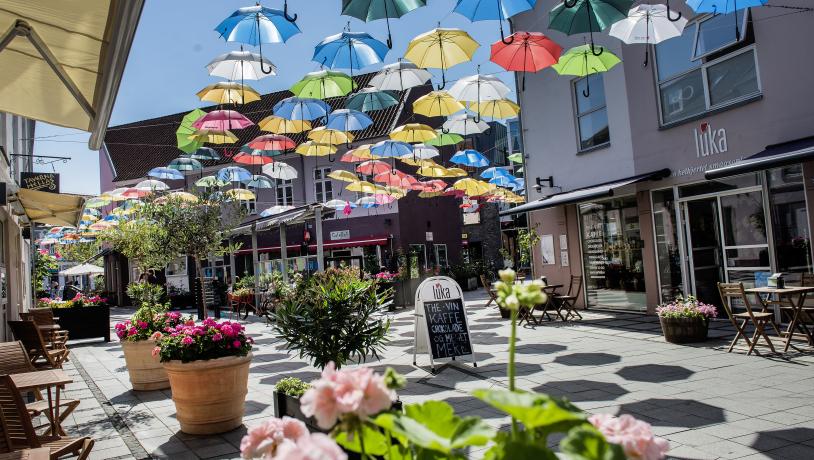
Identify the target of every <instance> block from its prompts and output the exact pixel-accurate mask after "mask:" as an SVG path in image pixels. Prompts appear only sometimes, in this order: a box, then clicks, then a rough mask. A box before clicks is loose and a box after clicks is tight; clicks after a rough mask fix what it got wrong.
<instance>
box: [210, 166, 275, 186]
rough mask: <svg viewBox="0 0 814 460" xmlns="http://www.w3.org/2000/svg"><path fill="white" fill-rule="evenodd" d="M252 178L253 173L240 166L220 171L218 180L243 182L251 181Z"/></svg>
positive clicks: (228, 167)
mask: <svg viewBox="0 0 814 460" xmlns="http://www.w3.org/2000/svg"><path fill="white" fill-rule="evenodd" d="M266 166H268V165H264V166H263V168H264V169H265V168H266ZM263 172H265V171H263ZM251 177H252V173H250V172H249V171H248V170H247V169H246V168H241V167H240V166H227V167H225V168H221V169H220V170H219V171H218V179H220V180H222V181H225V182H243V181H246V180H249V179H251Z"/></svg>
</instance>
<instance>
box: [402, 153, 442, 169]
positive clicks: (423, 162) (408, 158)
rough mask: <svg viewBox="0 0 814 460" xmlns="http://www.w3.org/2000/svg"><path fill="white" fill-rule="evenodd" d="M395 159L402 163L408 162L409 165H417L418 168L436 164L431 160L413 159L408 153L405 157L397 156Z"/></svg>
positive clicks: (436, 164)
mask: <svg viewBox="0 0 814 460" xmlns="http://www.w3.org/2000/svg"><path fill="white" fill-rule="evenodd" d="M397 159H398V160H399V161H401V162H402V163H404V164H408V165H410V166H417V167H419V168H423V167H425V166H438V163H436V162H434V161H432V160H413V157H411V156H409V155H408V156H405V157H398V158H397Z"/></svg>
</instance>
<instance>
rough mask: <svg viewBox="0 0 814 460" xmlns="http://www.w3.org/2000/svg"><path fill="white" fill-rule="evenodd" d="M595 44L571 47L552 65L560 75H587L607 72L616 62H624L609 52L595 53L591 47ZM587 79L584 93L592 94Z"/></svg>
mask: <svg viewBox="0 0 814 460" xmlns="http://www.w3.org/2000/svg"><path fill="white" fill-rule="evenodd" d="M592 46H593V45H580V46H575V47H573V48H571V49H570V50H568V51H566V52H565V53H564V54H563V55H562V56H560V60H559V62H557V63H556V64H554V65H553V66H551V68H552V69H554V70H556V71H557V73H558V74H560V75H576V76H577V77H585V76H587V75H591V74H594V73H600V72H607V71H608V70H610V69H611V68H612V67H613V66H615V65H616V64H618V63H620V62H622V61H621V60H619V58H618V57H616V55H615V54H613V53H611V52H610V51H608V52H607V53H599V55H597V54H595V53H594V52H593V50H592V49H591V48H592ZM588 83H589V82H588V80H586V81H585V85H586V88H585V90H584V91H583V92H582V95H583V96H585V97H588V96H590V95H591V87H590V86H589V85H588Z"/></svg>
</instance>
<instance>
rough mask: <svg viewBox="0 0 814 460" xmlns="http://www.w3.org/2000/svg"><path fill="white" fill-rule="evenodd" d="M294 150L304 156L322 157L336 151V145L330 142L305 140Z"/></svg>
mask: <svg viewBox="0 0 814 460" xmlns="http://www.w3.org/2000/svg"><path fill="white" fill-rule="evenodd" d="M294 151H295V152H297V153H299V154H300V155H302V156H304V157H324V156H326V155H330V154H332V153H336V146H335V145H331V144H320V143H319V142H314V141H306V142H303V143H302V144H300V145H298V146H297V148H296V149H294Z"/></svg>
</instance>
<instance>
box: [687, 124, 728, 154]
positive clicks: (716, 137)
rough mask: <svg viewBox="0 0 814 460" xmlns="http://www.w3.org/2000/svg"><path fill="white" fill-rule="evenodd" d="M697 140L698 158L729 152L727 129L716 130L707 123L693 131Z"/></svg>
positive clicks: (696, 151)
mask: <svg viewBox="0 0 814 460" xmlns="http://www.w3.org/2000/svg"><path fill="white" fill-rule="evenodd" d="M692 133H693V138H694V139H695V156H696V157H697V158H701V157H708V156H710V155H717V154H719V153H724V152H726V151H727V149H728V147H727V143H726V129H724V128H719V129H715V128H713V127H712V125H711V124H709V123H707V122H703V123H701V124H700V125H699V126H698V127H697V128H695V129H693V131H692Z"/></svg>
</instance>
